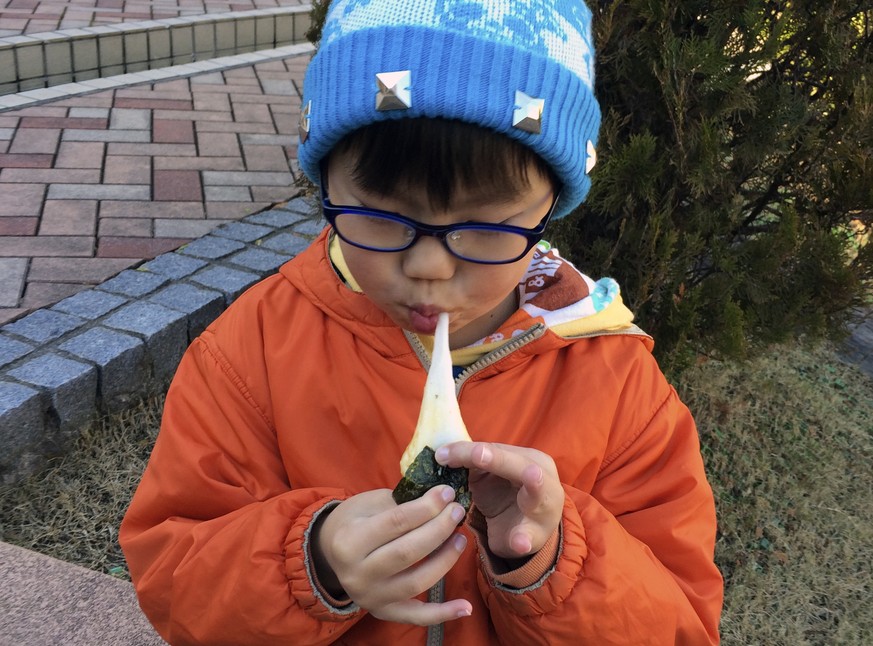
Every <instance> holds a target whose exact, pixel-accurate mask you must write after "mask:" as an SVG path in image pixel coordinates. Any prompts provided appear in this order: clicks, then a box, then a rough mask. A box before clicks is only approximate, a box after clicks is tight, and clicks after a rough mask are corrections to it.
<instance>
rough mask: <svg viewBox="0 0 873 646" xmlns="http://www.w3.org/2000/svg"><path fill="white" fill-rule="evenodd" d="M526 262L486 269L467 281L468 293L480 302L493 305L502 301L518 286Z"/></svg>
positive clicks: (481, 267)
mask: <svg viewBox="0 0 873 646" xmlns="http://www.w3.org/2000/svg"><path fill="white" fill-rule="evenodd" d="M527 266H528V262H527V260H523V261H519V262H518V263H513V264H512V265H508V266H495V267H486V266H482V265H480V266H479V267H478V269H480V270H481V271H479V272H477V274H476V275H475V276H474V277H472V278H471V279H470V280H469V283H468V285H469V287H470V293H471V294H473V295H475V297H476V298H478V299H481V300H482V301H487V302H489V303H493V302H495V301H498V302H499V301H502V300H503V299H504V298H506V297H507V296H508V295H509V294H510V293H512V292H513V291H514V290H515V288H516V287H517V286H518V283H519V281H520V280H521V279H522V277H523V276H524V274H525V271H526V270H527Z"/></svg>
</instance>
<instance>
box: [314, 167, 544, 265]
mask: <svg viewBox="0 0 873 646" xmlns="http://www.w3.org/2000/svg"><path fill="white" fill-rule="evenodd" d="M559 197H560V191H555V196H554V198H553V199H552V204H551V206H550V207H549V211H548V213H546V215H545V217H544V218H543V219H542V220H540V223H539V224H538V225H537V226H535V227H534V228H533V229H525V228H523V227H516V226H513V225H510V224H486V223H481V222H460V223H457V224H450V225H446V226H432V225H429V224H422V223H421V222H416V221H415V220H412V219H410V218H407V217H405V216H403V215H400V214H399V213H392V212H391V211H381V210H379V209H368V208H365V207H361V206H341V205H335V204H333V203H331V201H330V200H329V199H328V197H327V177H326V174H325V173H324V172H323V171H322V173H321V205H322V208H323V209H324V217H325V218H326V219H327V221H328V222H329V223H330V225H331V226H332V227H333V229H334V231H336V233H337V235H338V236H339V237H340V238H341V239H342V240H344V241H345V242H347V243H348V244H350V245H352V246H355V247H359V248H361V249H367V250H368V251H381V252H395V251H403V250H404V249H409V248H410V247H411V246H412V245H414V244H415V243H416V242H418V240H419V238H421V237H422V236H431V237H434V238H437V239H439V240H440V241H441V242H442V243H443V246H445V248H446V249H448V251H449V253H450V254H452V255H453V256H455V257H456V258H460V259H461V260H466V261H468V262H475V263H479V264H483V265H504V264H508V263H511V262H515V261H516V260H520V259H521V258H523V257H524V256H525V255H526V254H527V253H528V252H529V251H530V250H531V249H533V247H534V245H536V243H537V242H539V241H540V237H541V236H542V234H543V231H545V229H546V225H548V223H549V220H550V219H551V218H552V214H553V213H554V211H555V205H556V204H557V203H558V198H559Z"/></svg>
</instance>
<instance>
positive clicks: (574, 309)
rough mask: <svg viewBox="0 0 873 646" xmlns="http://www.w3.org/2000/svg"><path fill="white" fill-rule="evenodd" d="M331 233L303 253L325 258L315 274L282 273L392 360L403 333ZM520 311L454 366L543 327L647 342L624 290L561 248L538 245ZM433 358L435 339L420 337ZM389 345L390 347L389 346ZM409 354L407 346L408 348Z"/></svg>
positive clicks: (456, 356)
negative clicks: (588, 271)
mask: <svg viewBox="0 0 873 646" xmlns="http://www.w3.org/2000/svg"><path fill="white" fill-rule="evenodd" d="M330 232H331V230H330V228H329V227H328V228H326V229H325V230H324V231H323V232H322V233H321V235H320V236H319V237H318V238H317V239H316V240H315V242H314V243H313V244H312V245H311V247H310V248H309V249H308V250H307V251H305V252H304V253H306V254H309V253H319V254H322V259H321V262H319V263H318V264H317V265H316V266H315V268H314V269H313V270H312V271H302V270H301V269H300V266H301V265H302V264H303V263H294V262H290V263H286V265H284V266H283V267H282V269H281V273H282V274H283V275H284V276H285V278H287V279H288V280H290V281H291V282H292V283H293V284H294V285H295V286H296V287H297V288H298V289H300V290H301V291H303V292H304V293H305V294H307V295H308V297H309V298H310V300H312V302H313V303H315V304H316V305H317V306H318V307H319V308H320V309H322V310H323V311H324V312H325V314H326V315H328V316H330V317H331V318H334V319H336V320H337V321H338V322H340V323H344V324H345V325H346V326H347V327H353V328H354V330H355V333H356V334H358V335H359V336H362V340H365V341H366V342H368V343H370V344H371V345H374V347H376V348H377V349H380V346H384V347H382V349H381V350H380V351H382V352H383V354H386V355H393V354H396V352H397V348H396V346H395V345H394V344H395V341H396V340H398V339H402V338H404V333H403V331H402V330H401V329H400V328H398V327H397V325H396V324H395V323H394V322H393V321H392V320H391V319H390V318H389V317H388V316H387V315H386V314H385V313H384V312H382V311H381V310H380V309H379V308H378V307H376V306H375V305H374V304H373V303H372V302H371V301H370V300H369V299H368V298H367V297H366V295H364V294H363V293H362V292H361V289H360V287H359V286H358V283H357V281H356V280H355V278H354V276H353V275H352V273H351V271H350V270H349V268H348V266H347V265H346V263H345V260H344V259H343V256H342V250H341V248H340V245H339V244H338V241H337V240H336V237H335V236H332V235H330ZM517 289H518V301H519V309H517V310H516V311H515V313H514V314H513V315H512V316H510V317H509V318H508V319H507V320H506V321H504V323H503V324H502V325H501V326H500V327H499V328H498V329H497V330H496V331H495V332H493V333H492V334H490V335H488V336H487V337H485V338H482V339H479V340H478V341H477V342H475V343H473V344H471V345H469V346H467V347H465V348H460V349H458V350H453V351H452V361H453V363H454V364H455V365H461V366H465V365H469V364H471V363H473V362H474V361H476V360H477V359H478V358H480V357H481V356H483V355H485V354H487V353H489V352H491V351H493V350H495V349H497V348H498V347H500V346H501V345H503V344H504V343H506V342H507V341H509V340H511V339H513V338H515V337H516V336H518V335H520V334H523V333H524V332H526V331H527V330H529V329H530V328H531V327H533V326H534V325H537V324H541V325H543V326H545V328H546V329H547V332H549V333H551V334H553V335H556V336H558V337H560V338H562V339H567V340H572V339H576V338H585V337H591V336H600V335H604V334H607V335H608V334H634V335H639V336H644V337H645V336H647V335H646V334H645V333H644V332H643V331H642V330H640V329H639V328H637V327H636V326H634V325H633V313H632V312H631V311H630V310H629V309H628V308H627V307H626V306H625V305H624V303H623V302H622V298H621V290H620V288H619V285H618V283H617V282H616V281H615V280H613V279H612V278H601V279H599V280H593V279H592V278H589V277H588V276H586V275H585V274H583V273H582V272H580V271H579V270H578V269H577V268H576V267H575V266H573V264H572V263H570V262H569V261H567V260H565V259H564V258H561V256H560V254H559V252H558V250H557V249H555V248H552V247H551V246H550V245H549V244H548V243H547V242H540V243H539V244H538V245H537V247H536V250H535V252H534V255H533V258H532V260H531V263H530V265H529V266H528V269H527V271H526V272H525V274H524V276H523V277H522V279H521V281H519V284H518V288H517ZM361 323H363V324H364V325H361ZM419 339H420V341H421V344H422V345H423V346H424V347H425V348H426V349H427V351H428V352H431V350H432V347H433V338H432V337H430V336H419ZM386 344H387V345H386ZM403 346H405V347H406V348H408V343H407V342H406V341H405V340H404V341H403V345H402V346H401V347H403Z"/></svg>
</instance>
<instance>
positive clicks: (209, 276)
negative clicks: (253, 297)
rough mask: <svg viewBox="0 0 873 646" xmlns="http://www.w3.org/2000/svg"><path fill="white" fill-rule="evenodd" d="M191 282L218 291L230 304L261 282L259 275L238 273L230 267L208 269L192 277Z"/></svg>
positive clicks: (246, 272) (245, 272) (244, 272)
mask: <svg viewBox="0 0 873 646" xmlns="http://www.w3.org/2000/svg"><path fill="white" fill-rule="evenodd" d="M191 280H193V281H195V282H197V283H200V284H201V285H205V286H206V287H211V288H212V289H217V290H218V291H220V292H221V293H222V294H224V296H225V298H226V299H227V302H228V304H229V303H230V302H232V301H234V300H235V299H236V298H237V296H239V295H240V294H242V293H243V292H244V291H245V290H247V289H248V288H249V287H251V286H252V285H254V284H255V283H257V282H258V281H260V280H261V277H260V276H259V275H258V274H253V273H251V272H248V271H237V270H236V269H231V268H230V267H208V268H207V269H204V270H203V271H201V272H198V273H196V274H194V276H192V278H191Z"/></svg>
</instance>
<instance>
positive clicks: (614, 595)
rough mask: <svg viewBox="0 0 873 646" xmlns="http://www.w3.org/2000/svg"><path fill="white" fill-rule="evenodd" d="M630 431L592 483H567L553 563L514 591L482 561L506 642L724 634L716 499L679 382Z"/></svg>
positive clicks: (670, 639)
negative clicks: (582, 486) (643, 423)
mask: <svg viewBox="0 0 873 646" xmlns="http://www.w3.org/2000/svg"><path fill="white" fill-rule="evenodd" d="M625 437H627V438H628V441H627V442H626V444H625V445H624V446H622V447H621V448H620V450H618V451H616V452H614V454H613V455H611V456H607V458H606V460H605V461H604V463H603V465H602V468H601V471H600V474H599V476H598V478H597V481H596V483H595V486H594V488H593V489H592V491H591V492H590V493H586V492H583V491H580V490H579V489H576V488H573V487H571V486H567V485H565V493H566V497H565V504H564V513H563V519H562V523H561V544H560V546H559V553H558V559H557V561H556V563H555V565H554V567H553V569H552V570H551V571H549V572H548V573H547V574H546V575H545V576H544V577H542V579H541V580H539V581H537V582H536V583H534V584H533V585H530V586H528V587H526V588H522V589H513V588H509V587H506V586H504V585H501V584H500V582H499V581H497V580H495V579H494V578H493V577H491V576H489V574H488V571H487V569H486V568H485V567H481V568H480V572H479V574H478V583H479V589H480V592H481V594H482V595H483V598H484V599H485V602H486V604H487V606H488V608H489V611H490V612H491V616H492V620H493V623H494V626H495V627H496V630H497V632H498V635H499V636H500V639H501V642H502V643H505V644H517V643H531V644H540V643H543V644H579V643H581V644H587V643H592V644H600V645H607V644H677V645H686V646H702V645H705V644H718V643H719V634H718V622H719V616H720V613H721V605H722V591H723V582H722V578H721V575H720V573H719V571H718V569H717V568H716V567H715V565H714V562H713V552H714V543H715V528H716V519H715V509H714V501H713V496H712V490H711V488H710V486H709V484H708V483H707V481H706V477H705V474H704V471H703V462H702V459H701V456H700V450H699V443H698V437H697V431H696V427H695V425H694V421H693V420H692V418H691V414H690V413H689V411H688V409H687V408H686V407H685V406H684V405H683V404H682V403H681V402H680V401H679V399H678V396H677V395H676V393H675V391H673V390H672V389H670V390H669V394H668V396H667V399H666V400H665V401H663V402H662V404H661V405H660V406H659V407H657V408H656V410H655V411H654V412H653V415H652V417H651V420H650V421H649V422H648V424H647V425H646V426H645V428H643V429H641V430H639V431H638V432H636V433H630V434H627V433H626V434H625Z"/></svg>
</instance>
